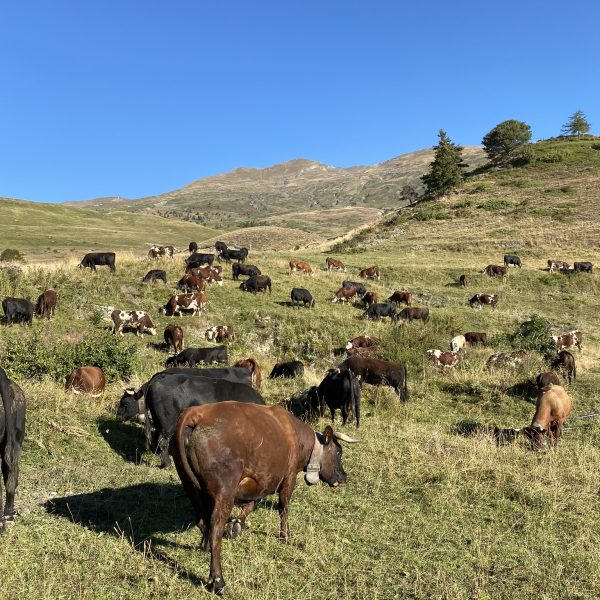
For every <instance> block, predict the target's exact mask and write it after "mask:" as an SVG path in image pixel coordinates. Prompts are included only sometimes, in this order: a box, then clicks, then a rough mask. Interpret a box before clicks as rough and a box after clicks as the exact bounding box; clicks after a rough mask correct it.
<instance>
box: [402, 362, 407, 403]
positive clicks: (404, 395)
mask: <svg viewBox="0 0 600 600" xmlns="http://www.w3.org/2000/svg"><path fill="white" fill-rule="evenodd" d="M407 380H408V375H407V370H406V367H404V385H403V386H402V400H403V401H404V402H406V401H407V400H408V381H407Z"/></svg>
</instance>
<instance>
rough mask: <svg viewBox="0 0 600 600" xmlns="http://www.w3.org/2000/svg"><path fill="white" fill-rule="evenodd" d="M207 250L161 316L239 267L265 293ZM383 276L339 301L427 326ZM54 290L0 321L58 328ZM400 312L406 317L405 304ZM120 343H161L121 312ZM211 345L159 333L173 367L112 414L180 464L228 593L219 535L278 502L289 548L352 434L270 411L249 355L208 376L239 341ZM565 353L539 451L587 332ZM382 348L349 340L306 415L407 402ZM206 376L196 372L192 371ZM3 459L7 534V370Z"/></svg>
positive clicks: (295, 371)
mask: <svg viewBox="0 0 600 600" xmlns="http://www.w3.org/2000/svg"><path fill="white" fill-rule="evenodd" d="M215 250H216V253H217V254H216V256H215V254H213V253H200V252H198V247H197V244H196V243H195V242H192V243H191V244H190V245H189V256H188V257H187V259H186V260H185V273H184V274H183V276H182V277H181V279H180V280H179V281H178V282H177V284H176V286H177V288H178V289H179V290H181V291H182V293H181V294H175V295H173V296H171V297H170V298H169V299H168V300H167V302H166V304H165V305H164V306H163V307H162V309H161V310H162V312H163V313H164V314H165V315H167V316H169V317H176V316H179V315H181V314H183V312H184V311H185V312H189V311H191V313H192V315H197V314H200V313H202V311H203V310H204V308H205V307H206V304H207V302H208V299H207V291H206V290H207V288H208V286H210V285H213V284H217V285H223V270H222V265H220V264H219V265H215V264H214V261H215V258H216V259H217V260H218V262H226V263H230V262H231V261H232V260H235V261H237V262H235V263H234V264H232V280H233V281H239V280H240V277H241V276H244V277H247V279H246V280H243V281H241V283H240V284H239V288H240V290H242V291H247V292H252V293H257V292H259V291H263V292H266V290H269V292H271V287H272V283H271V278H270V277H269V276H267V275H265V274H263V273H261V271H260V269H259V268H258V267H256V266H254V265H248V264H246V259H247V257H248V255H249V251H248V249H246V248H241V249H231V248H228V247H227V245H226V244H225V243H223V242H217V243H216V244H215ZM176 251H177V250H176V248H174V247H173V246H153V247H152V248H151V249H150V251H149V253H148V258H149V259H150V260H158V259H160V258H164V259H171V260H172V259H173V256H174V254H175V252H176ZM509 265H513V266H514V267H515V268H519V269H520V268H521V267H522V263H521V259H520V258H519V257H518V256H514V255H506V256H505V257H504V265H503V266H501V265H488V266H487V267H485V269H483V271H482V273H485V274H487V275H489V276H490V277H497V276H499V277H502V279H503V280H504V279H505V278H506V277H507V275H508V267H509ZM98 266H108V267H109V268H110V270H111V271H113V272H114V271H115V270H116V263H115V253H114V252H93V253H89V254H86V255H85V257H84V258H83V259H82V261H81V263H80V267H82V268H90V269H92V270H94V271H95V270H96V267H98ZM325 268H326V269H327V271H340V272H344V273H346V272H347V269H346V266H345V265H344V264H343V263H342V261H340V260H338V259H334V258H331V257H328V258H327V259H326V261H325ZM548 269H549V271H550V272H553V271H559V272H562V273H571V272H588V273H591V272H592V264H591V263H588V262H576V263H574V265H573V267H571V266H570V265H568V264H567V263H565V262H562V261H548ZM288 273H289V275H290V276H292V275H294V274H295V273H305V274H307V275H309V276H312V275H313V274H314V270H313V268H312V266H311V265H310V264H309V263H307V262H304V261H298V260H290V261H289V271H288ZM380 277H381V273H380V269H379V267H378V266H377V265H373V266H371V267H367V268H364V269H361V270H360V271H359V278H360V279H361V281H350V280H344V281H343V282H342V285H341V287H340V288H339V289H338V290H337V291H336V292H335V294H334V296H333V298H332V300H331V302H333V303H336V302H340V303H341V302H345V303H347V304H349V303H355V302H361V303H362V305H363V306H364V308H365V311H364V313H362V315H361V316H360V317H359V318H360V319H369V320H380V319H382V318H389V319H390V322H391V323H398V324H400V325H405V324H407V323H410V322H412V321H421V322H422V323H423V324H426V323H427V322H428V321H429V319H430V312H429V308H428V307H415V306H412V304H413V300H414V298H415V297H414V295H413V293H411V292H409V291H406V290H395V291H394V292H393V293H392V294H391V295H390V296H389V297H388V298H387V299H386V301H385V302H379V299H378V295H377V293H376V292H375V291H369V290H367V289H366V287H365V286H366V282H368V280H376V281H379V280H380ZM143 282H163V283H164V284H165V285H166V284H167V273H166V271H165V270H162V269H152V270H150V271H149V272H148V273H147V274H146V276H145V277H144V278H143ZM459 285H460V286H464V287H467V286H468V285H469V277H468V275H466V274H463V275H461V276H460V278H459ZM290 298H291V305H292V306H293V307H298V308H300V307H306V308H308V309H314V308H315V306H316V301H315V299H314V298H313V296H312V294H311V293H310V291H309V290H308V289H306V288H303V287H293V288H292V290H291V292H290ZM57 299H58V295H57V293H56V291H55V290H47V291H45V292H44V293H42V294H41V295H40V297H39V298H38V301H37V304H36V305H35V306H34V305H33V303H31V302H30V301H29V300H27V299H24V298H5V299H4V300H3V302H2V307H3V310H4V314H5V316H6V324H7V325H9V326H10V325H12V324H13V323H20V324H23V325H31V323H32V319H33V315H34V314H38V315H39V316H40V317H46V318H51V317H52V316H53V314H54V311H55V309H56V305H57ZM498 301H499V295H498V294H486V293H476V294H475V295H473V296H472V297H471V298H470V300H468V304H469V305H470V306H471V307H472V308H479V309H481V308H483V306H485V305H488V306H491V307H492V308H496V306H497V305H498ZM400 305H404V308H403V309H402V310H399V306H400ZM110 308H111V309H112V310H111V312H110V318H111V321H112V330H113V332H114V333H115V334H116V333H119V334H121V335H123V333H124V330H125V329H132V330H134V331H135V333H136V334H137V335H138V336H141V335H142V334H143V333H149V334H150V335H156V334H157V329H156V327H155V325H154V323H153V322H152V319H151V317H150V316H149V315H148V314H147V313H146V312H143V311H139V310H122V309H119V308H114V307H110ZM205 339H206V340H207V341H210V342H216V343H217V344H221V345H218V346H212V347H209V348H184V329H183V327H182V326H181V325H178V324H174V323H171V324H169V325H168V326H167V327H166V328H165V330H164V340H165V342H166V344H167V346H168V347H169V349H170V350H172V352H173V355H172V356H169V357H168V358H167V359H166V362H165V367H166V368H165V370H163V371H161V372H159V373H156V374H155V375H154V376H152V377H151V378H150V379H149V380H148V381H147V382H146V383H144V384H143V385H142V386H140V387H139V388H138V389H128V390H126V391H125V392H124V394H123V396H122V398H121V400H120V402H119V407H118V409H117V417H118V418H119V419H124V420H126V419H135V420H137V421H138V422H140V423H143V425H144V431H145V437H146V442H147V445H148V447H149V448H150V449H152V450H153V451H155V452H157V453H159V454H160V457H161V466H162V467H167V466H169V465H170V462H171V458H170V456H173V458H174V461H175V465H176V467H177V470H178V473H179V476H180V478H181V481H182V483H183V486H184V488H185V490H186V493H187V495H188V496H189V498H190V500H191V502H192V504H193V505H194V509H195V512H196V517H197V523H198V525H199V527H200V529H201V531H202V534H203V544H204V546H206V545H207V544H210V549H211V567H210V578H209V582H208V587H209V589H211V590H212V591H215V592H221V591H222V590H223V588H224V585H225V584H224V580H223V575H222V571H221V562H220V549H221V538H222V537H223V534H224V533H227V534H228V535H230V536H231V537H235V536H236V535H237V534H238V533H239V532H240V531H241V530H242V529H243V528H244V527H245V521H246V518H247V517H248V515H249V514H250V513H251V512H252V510H254V508H255V506H256V502H257V501H258V500H259V499H260V498H262V497H264V496H266V495H268V494H272V493H278V494H279V512H280V518H281V537H282V539H288V537H289V527H288V504H289V501H290V498H291V495H292V492H293V489H294V486H295V483H296V475H297V474H298V473H299V472H301V471H305V472H306V475H305V479H306V482H307V483H309V484H315V483H318V481H319V480H322V481H324V482H326V483H328V484H329V485H331V486H336V485H338V484H340V483H343V482H344V481H345V480H346V475H345V473H344V470H343V467H342V462H341V455H342V449H341V446H340V441H346V442H354V441H356V440H353V439H352V438H350V437H349V436H347V435H345V434H342V433H338V432H334V431H333V429H332V428H331V427H330V426H328V427H327V428H326V429H325V431H324V432H323V433H320V432H314V431H313V430H312V429H311V428H310V427H309V426H308V425H307V424H305V423H304V422H303V421H301V420H299V419H298V418H296V417H295V416H294V415H292V414H291V413H290V412H288V411H287V410H285V408H282V407H280V406H266V405H265V402H264V400H263V399H262V397H261V395H260V390H261V385H262V383H261V370H260V367H259V365H258V362H257V361H256V360H255V359H254V358H252V357H249V358H246V359H243V360H239V361H237V362H236V363H235V364H233V365H231V366H221V367H212V366H211V367H209V366H202V365H209V364H211V363H228V362H229V357H228V348H227V346H226V345H222V343H223V342H234V341H235V339H236V332H235V330H234V328H233V327H232V326H228V325H218V326H214V327H209V328H208V329H207V330H206V331H205ZM552 341H553V344H554V347H555V348H556V351H557V354H556V355H555V356H552V357H549V358H550V360H551V367H552V371H548V372H544V373H540V375H539V376H538V378H537V384H538V389H539V393H538V398H537V403H536V412H535V414H534V417H533V420H532V422H531V425H530V426H529V427H525V428H523V429H522V430H515V431H520V432H521V433H523V434H524V435H526V436H527V437H528V438H529V439H530V440H531V441H532V444H533V445H534V446H536V447H539V446H541V445H543V444H545V443H547V442H546V439H545V438H548V439H549V440H550V442H551V443H556V441H557V439H558V438H559V436H560V433H561V429H562V425H563V423H564V420H565V419H566V418H567V417H568V415H569V412H570V410H571V399H570V398H569V396H568V395H567V394H566V392H565V390H564V389H563V387H561V385H560V380H559V379H558V377H557V376H556V374H555V372H554V371H559V372H562V373H563V375H564V377H565V378H566V379H567V380H568V382H569V383H571V382H572V380H574V379H575V377H576V365H575V358H574V356H573V354H572V353H571V352H569V349H573V348H577V349H578V350H579V351H580V352H581V351H582V332H581V331H578V330H576V331H571V332H568V333H566V334H563V335H558V336H554V337H553V338H552ZM487 343H488V336H487V334H486V333H485V332H472V331H471V332H465V333H464V334H459V335H455V336H453V337H452V339H451V340H450V344H449V345H450V350H440V349H430V350H428V351H427V353H426V357H427V359H428V360H430V361H431V362H432V363H433V365H435V367H438V368H440V369H442V370H446V369H452V368H455V367H456V366H457V365H458V364H460V361H461V359H462V357H463V355H464V354H465V353H466V351H467V348H468V347H469V346H476V345H482V346H486V345H487ZM379 349H380V341H379V340H378V339H376V338H374V337H371V336H367V335H361V336H357V337H355V338H353V339H351V340H348V341H347V343H346V347H345V350H346V353H347V357H346V358H345V360H343V361H342V362H341V364H340V365H339V366H338V367H336V368H332V369H330V370H329V371H328V372H327V373H326V374H325V376H324V378H323V380H322V381H321V383H320V384H319V385H318V386H313V387H311V388H310V389H308V390H306V391H305V394H304V400H305V402H306V406H307V412H308V414H311V415H320V416H324V414H325V409H326V408H327V409H328V410H329V412H330V414H331V419H332V421H333V420H334V416H335V413H336V411H337V410H340V411H341V414H342V419H343V423H344V424H346V423H347V422H348V420H350V419H353V420H354V422H355V425H356V427H357V428H358V427H359V425H360V398H361V388H362V385H363V384H364V383H367V384H371V385H386V386H390V387H391V388H392V389H393V390H394V391H395V393H396V394H397V396H398V398H399V399H400V400H402V401H406V400H408V397H409V390H408V384H407V369H406V366H405V365H404V364H403V363H401V362H394V361H386V360H379V359H377V358H374V355H375V354H376V353H377V351H378V350H379ZM526 356H527V353H525V352H524V351H522V350H518V351H515V352H504V353H497V354H494V355H492V356H490V357H489V359H488V362H487V368H488V369H494V368H498V367H505V368H513V367H515V366H516V365H518V364H521V363H522V362H523V360H524V359H525V358H526ZM198 365H200V366H201V368H198ZM303 373H304V365H303V364H302V362H300V361H291V362H282V363H278V364H276V365H274V367H273V368H272V370H271V372H270V375H269V379H274V378H277V377H288V378H290V377H299V376H302V374H303ZM105 384H106V379H105V376H104V373H103V372H102V369H100V368H99V367H97V366H81V367H79V368H78V369H76V370H75V371H74V372H73V373H71V374H70V376H69V377H68V379H67V382H66V388H67V389H68V390H71V391H73V392H75V393H90V394H94V395H98V394H100V393H102V390H103V389H104V387H105ZM0 394H1V396H2V404H1V405H0V451H1V454H2V472H3V476H4V484H5V487H6V505H5V507H3V506H2V498H1V495H0V531H1V530H2V528H3V526H4V522H5V520H6V519H8V518H10V517H12V515H14V511H15V509H14V495H15V489H16V486H17V482H18V471H19V469H18V463H19V453H20V448H21V444H22V442H23V437H24V430H25V397H24V395H23V392H22V390H21V389H20V388H19V387H18V385H17V384H16V383H15V382H13V381H11V380H10V379H9V378H8V377H7V375H6V373H5V372H4V370H3V369H2V368H0ZM234 504H238V505H239V504H241V505H242V510H241V513H240V515H239V516H238V517H237V518H235V519H234V518H230V515H231V510H232V507H233V505H234Z"/></svg>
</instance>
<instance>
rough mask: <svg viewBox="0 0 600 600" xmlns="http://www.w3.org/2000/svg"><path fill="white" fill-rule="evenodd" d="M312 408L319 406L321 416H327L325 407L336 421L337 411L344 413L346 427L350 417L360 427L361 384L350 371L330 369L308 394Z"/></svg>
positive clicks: (343, 421) (343, 419)
mask: <svg viewBox="0 0 600 600" xmlns="http://www.w3.org/2000/svg"><path fill="white" fill-rule="evenodd" d="M307 398H308V401H309V403H310V406H318V407H319V411H320V414H321V416H322V417H323V416H325V405H327V407H328V408H329V412H330V413H331V420H332V421H335V411H336V410H338V409H339V410H340V411H341V413H342V423H343V424H344V425H345V424H346V422H347V421H348V416H349V415H352V414H353V415H354V418H355V420H356V428H357V429H358V426H359V425H360V382H359V381H358V379H357V378H356V377H355V376H354V375H353V374H352V371H350V370H349V369H329V371H328V372H327V375H325V378H324V379H323V381H321V383H320V384H319V385H318V386H316V385H315V386H313V387H311V388H310V389H309V390H308V394H307Z"/></svg>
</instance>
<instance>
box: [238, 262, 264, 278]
mask: <svg viewBox="0 0 600 600" xmlns="http://www.w3.org/2000/svg"><path fill="white" fill-rule="evenodd" d="M260 274H261V272H260V269H259V268H258V267H255V266H254V265H243V264H241V263H234V264H233V265H231V276H232V278H233V280H234V281H238V280H239V278H240V275H246V276H247V277H252V276H253V275H260Z"/></svg>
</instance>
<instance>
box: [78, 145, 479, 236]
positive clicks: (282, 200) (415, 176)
mask: <svg viewBox="0 0 600 600" xmlns="http://www.w3.org/2000/svg"><path fill="white" fill-rule="evenodd" d="M464 156H465V162H467V163H469V165H470V166H471V167H476V166H479V165H480V164H482V163H483V162H484V160H485V157H484V154H483V150H482V149H481V148H480V147H467V148H465V152H464ZM432 157H433V150H432V149H427V150H420V151H418V152H413V153H410V154H405V155H402V156H398V157H396V158H393V159H391V160H388V161H385V162H382V163H379V164H376V165H372V166H360V167H350V168H336V167H331V166H329V165H325V164H323V163H319V162H314V161H310V160H306V159H296V160H291V161H288V162H285V163H281V164H278V165H275V166H273V167H269V168H266V169H250V168H239V169H235V170H234V171H231V172H229V173H223V174H221V175H215V176H212V177H205V178H203V179H199V180H198V181H194V182H192V183H190V184H189V185H186V186H185V187H183V188H181V189H178V190H174V191H172V192H168V193H166V194H161V195H159V196H152V197H148V198H142V199H139V200H124V199H117V198H102V199H97V200H91V201H86V202H78V203H71V204H72V205H74V206H85V207H87V208H93V209H95V210H102V211H114V210H115V209H118V210H125V211H133V212H147V213H152V214H158V215H162V216H165V217H169V218H176V219H183V220H199V221H201V222H203V223H205V224H207V225H209V226H210V225H213V224H214V225H218V226H219V227H223V225H224V224H227V225H228V226H230V227H239V226H243V225H248V224H259V225H266V224H267V220H268V222H269V223H270V224H276V223H273V221H276V220H277V217H278V216H279V215H289V214H290V213H298V212H304V211H317V210H323V209H330V208H336V207H347V206H360V207H368V208H376V209H381V208H396V207H398V206H401V205H402V203H403V201H402V188H403V187H404V186H406V185H411V186H417V185H419V183H420V180H419V177H420V176H421V175H422V174H423V173H425V172H426V171H427V168H428V166H429V163H430V162H431V160H432ZM351 226H352V224H351V223H349V228H350V227H351Z"/></svg>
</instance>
